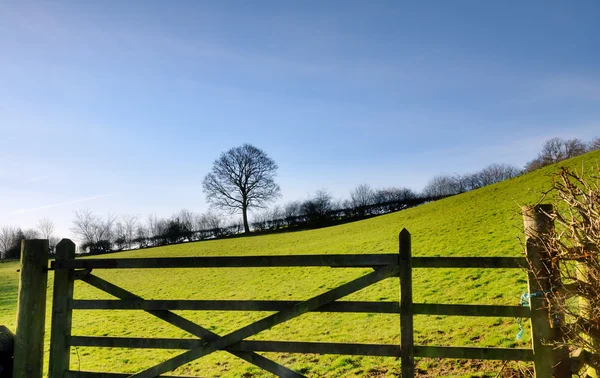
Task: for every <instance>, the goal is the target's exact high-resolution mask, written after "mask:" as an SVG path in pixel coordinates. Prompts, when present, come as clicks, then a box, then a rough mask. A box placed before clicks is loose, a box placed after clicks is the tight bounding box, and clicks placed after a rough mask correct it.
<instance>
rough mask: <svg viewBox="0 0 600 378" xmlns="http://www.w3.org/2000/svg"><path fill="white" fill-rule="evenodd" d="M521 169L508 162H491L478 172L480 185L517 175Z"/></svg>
mask: <svg viewBox="0 0 600 378" xmlns="http://www.w3.org/2000/svg"><path fill="white" fill-rule="evenodd" d="M520 173H521V171H520V170H519V168H517V167H515V166H513V165H510V164H491V165H488V166H487V167H485V168H484V169H482V170H481V171H480V172H479V177H480V182H481V186H487V185H491V184H495V183H497V182H500V181H504V180H508V179H511V178H513V177H517V176H518V175H519V174H520Z"/></svg>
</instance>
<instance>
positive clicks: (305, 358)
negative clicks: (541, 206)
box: [0, 152, 600, 377]
mask: <svg viewBox="0 0 600 378" xmlns="http://www.w3.org/2000/svg"><path fill="white" fill-rule="evenodd" d="M599 160H600V152H594V153H589V154H586V155H584V156H582V157H578V158H574V159H571V160H568V161H566V162H563V163H561V165H568V166H572V167H575V168H581V166H582V162H584V164H585V166H586V167H588V168H591V167H592V166H593V165H596V164H597V162H598V161H599ZM556 168H557V167H556V166H551V167H546V168H544V169H542V170H539V171H536V172H534V173H532V174H527V175H524V176H521V177H518V178H515V179H512V180H509V181H506V182H502V183H499V184H496V185H492V186H489V187H486V188H482V189H478V190H475V191H472V192H469V193H465V194H462V195H458V196H455V197H451V198H447V199H445V200H442V201H438V202H435V203H430V204H426V205H422V206H419V207H416V208H412V209H409V210H406V211H401V212H397V213H393V214H388V215H384V216H379V217H376V218H372V219H368V220H364V221H360V222H355V223H349V224H345V225H341V226H335V227H330V228H323V229H319V230H311V231H302V232H293V233H287V234H277V235H266V236H256V237H245V238H235V239H227V240H218V241H204V242H197V243H189V244H181V245H175V246H167V247H161V248H153V249H148V250H140V251H132V252H122V253H118V254H113V255H111V257H143V256H152V257H167V256H170V257H175V256H216V255H220V256H233V255H238V256H241V255H284V254H319V253H323V254H325V253H330V254H334V253H375V252H396V251H397V249H398V242H397V236H398V232H399V231H400V230H401V229H402V228H403V227H406V228H407V229H408V230H409V231H410V232H411V234H412V240H413V256H520V255H521V254H522V246H521V241H520V238H521V237H522V218H521V215H520V213H519V212H520V207H519V205H525V204H532V203H535V202H537V200H538V199H539V198H540V197H541V191H542V190H543V189H545V188H547V187H548V186H549V184H550V177H549V175H550V174H551V173H552V172H553V171H555V170H556ZM17 269H18V265H17V264H16V263H2V264H0V324H5V325H7V326H8V327H9V328H11V329H12V330H14V323H15V307H16V291H17V285H18V282H17V280H18V273H17V272H16V270H17ZM366 271H369V270H364V269H329V268H304V269H300V268H261V269H256V268H252V269H250V268H248V269H245V268H244V269H195V270H194V269H171V270H118V271H117V270H115V271H96V272H94V273H95V274H97V275H98V276H100V277H102V278H106V279H108V280H109V281H111V282H113V283H115V284H117V285H120V286H122V287H124V288H126V289H128V290H130V291H133V292H134V293H136V294H139V295H141V296H143V297H145V298H147V299H286V300H289V299H297V300H301V299H306V298H309V297H311V296H313V295H316V294H318V293H320V292H323V291H325V290H327V289H329V288H333V287H335V286H337V285H339V284H341V283H344V282H347V281H349V280H351V279H353V278H355V277H358V276H359V275H361V274H364V273H365V272H366ZM413 274H414V278H413V279H414V281H413V282H414V283H413V285H414V300H415V302H428V303H434V302H435V303H472V304H473V303H477V304H504V305H515V304H518V302H519V298H520V295H521V294H522V293H523V292H525V291H526V289H527V284H526V275H525V273H524V272H522V271H519V270H501V269H498V270H496V269H493V270H476V269H461V270H457V269H437V270H425V269H422V270H415V271H414V273H413ZM51 286H52V280H51V279H50V281H49V293H48V298H50V297H51V292H50V291H51ZM398 289H399V288H398V279H397V278H396V279H388V280H385V281H383V282H380V283H379V284H377V285H374V286H371V287H369V288H367V289H365V290H362V291H360V292H358V293H355V294H353V295H352V296H349V297H347V298H344V299H347V300H374V301H375V300H380V301H397V300H398V297H399V290H398ZM75 297H76V298H79V299H84V298H86V299H100V298H107V299H108V298H110V297H109V296H107V295H106V294H102V293H101V292H99V291H97V290H96V289H94V288H91V287H89V286H86V285H85V284H84V283H81V282H77V283H76V286H75ZM49 306H50V301H49V302H48V314H49V313H50V312H49ZM180 314H182V315H184V316H185V317H187V318H189V319H191V320H193V321H195V322H198V323H199V324H200V325H202V326H204V327H205V328H208V329H210V330H211V331H213V332H216V333H218V334H224V333H228V332H231V331H234V330H235V329H237V328H239V327H241V326H243V325H246V324H249V323H251V322H253V321H255V320H258V319H260V318H261V317H264V316H265V315H267V314H269V313H258V312H254V313H245V312H217V311H211V312H193V311H185V312H180ZM49 322H50V318H49V316H48V327H49ZM399 326H400V325H399V317H398V316H397V315H371V314H308V315H304V316H301V317H300V318H298V319H295V320H292V321H290V322H286V323H283V324H282V325H279V326H276V327H274V328H272V329H271V330H268V331H265V332H263V333H261V334H259V335H258V336H257V337H256V339H264V340H290V341H330V342H363V343H383V344H399ZM48 329H49V328H48ZM415 330H416V334H415V342H416V343H417V344H425V345H455V346H502V347H515V346H520V347H526V346H527V344H526V343H528V341H529V340H528V337H527V336H526V337H525V338H524V340H523V342H517V341H516V340H515V335H516V333H517V331H518V327H517V324H516V322H515V320H514V319H510V318H461V317H442V316H417V317H415ZM73 332H74V334H75V335H95V336H132V337H133V336H153V337H177V338H181V337H191V336H190V335H188V334H186V333H185V332H183V331H180V330H178V329H176V328H175V327H172V326H170V325H168V324H166V323H163V322H161V321H159V320H156V319H155V318H153V317H152V316H150V315H146V314H144V313H142V312H139V311H138V312H136V311H99V310H97V311H75V312H74V316H73ZM525 334H526V335H527V332H526V333H525ZM46 338H47V339H48V338H49V335H48V332H47V336H46ZM46 349H47V348H46ZM178 353H180V351H159V350H128V349H92V348H72V359H71V364H72V366H71V368H72V369H74V370H78V369H81V370H91V371H107V372H136V371H140V370H142V369H144V368H145V367H149V366H151V365H153V362H158V361H161V360H163V359H165V358H167V357H168V356H172V355H175V354H178ZM265 355H266V356H268V357H270V358H273V359H275V360H277V361H279V362H281V363H283V364H284V365H286V366H288V367H290V368H293V369H295V370H297V371H300V372H302V373H304V374H307V375H309V376H332V377H333V376H336V377H337V376H348V375H359V376H394V375H397V374H398V373H399V361H398V359H397V358H375V357H352V356H334V355H328V356H318V355H299V354H295V355H294V354H272V353H266V354H265ZM47 358H48V356H47V353H46V359H47ZM499 366H500V365H499V364H498V363H481V362H477V361H471V362H468V361H442V360H429V359H421V360H418V363H417V367H418V369H419V372H420V374H422V375H429V376H437V375H444V376H469V377H473V376H486V375H485V374H487V375H491V376H492V377H493V376H494V375H495V373H496V372H497V371H498V369H499ZM521 366H525V364H521ZM510 367H511V368H516V367H517V364H516V363H511V364H510ZM175 373H176V374H179V375H191V376H194V375H195V376H228V377H239V376H247V377H250V376H268V373H265V372H263V371H261V370H260V369H258V368H256V367H253V366H252V365H250V364H247V363H246V362H244V361H242V360H240V359H238V358H236V357H234V356H231V355H229V354H227V353H224V352H218V353H214V354H211V355H209V356H207V357H204V358H202V359H200V360H197V361H195V362H193V363H190V364H188V365H185V366H184V367H182V368H180V369H178V370H177V371H176V372H175Z"/></svg>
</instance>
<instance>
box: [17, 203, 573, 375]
mask: <svg viewBox="0 0 600 378" xmlns="http://www.w3.org/2000/svg"><path fill="white" fill-rule="evenodd" d="M533 217H534V218H533V220H534V221H531V219H529V218H527V217H526V219H525V225H526V228H531V229H535V228H536V227H537V226H538V225H540V224H543V222H538V221H536V219H535V217H536V215H535V214H534V215H533ZM528 219H529V220H528ZM539 231H543V230H539ZM538 252H539V251H538V249H536V248H535V246H533V245H530V243H528V245H527V254H528V259H529V260H530V261H533V262H534V263H536V264H537V263H540V262H541V257H540V256H539V255H538ZM21 263H22V269H21V284H20V288H19V308H18V314H17V318H18V322H17V324H18V325H17V332H16V342H15V343H16V345H17V348H16V351H15V375H14V377H15V378H31V377H33V378H35V377H41V375H42V361H43V358H42V352H43V329H44V327H43V322H44V319H45V315H44V311H45V309H44V308H45V295H46V294H45V293H46V279H47V270H48V269H47V264H48V243H47V241H35V240H34V241H25V242H24V243H23V248H22V256H21ZM250 267H344V268H363V269H364V268H372V269H373V271H372V272H370V273H367V274H365V275H363V276H361V277H359V278H357V279H355V280H353V281H350V282H348V283H345V284H343V285H341V286H339V287H336V288H334V289H332V290H329V291H327V292H325V293H322V294H319V295H317V296H315V297H313V298H310V299H308V300H305V301H273V300H268V301H265V300H262V301H257V300H145V299H143V298H141V297H140V296H138V295H136V294H135V293H132V292H130V291H127V290H125V289H123V288H120V287H118V286H116V285H114V284H112V283H110V282H108V281H106V280H104V279H102V278H100V277H98V276H96V275H95V274H94V271H95V270H98V269H130V268H136V269H168V268H240V269H244V268H250ZM436 268H481V269H498V268H502V269H506V268H513V269H523V270H524V269H527V270H528V271H529V276H528V278H529V293H530V294H532V293H538V292H540V290H544V287H543V286H540V282H538V281H537V280H535V279H534V276H533V275H532V273H531V272H532V270H531V269H529V266H528V263H527V259H526V258H525V257H412V255H411V237H410V233H409V232H408V231H407V230H406V229H404V230H402V232H400V235H399V253H393V254H389V253H388V254H342V255H336V254H333V255H331V254H330V255H292V256H242V257H181V258H127V259H114V258H108V259H107V258H104V259H75V245H74V244H73V242H71V241H70V240H68V239H63V240H62V241H61V242H60V243H59V244H58V246H57V255H56V260H55V261H53V262H52V264H51V267H50V270H54V294H53V295H54V297H53V310H52V325H51V341H50V366H49V377H50V378H62V377H70V378H79V377H81V378H86V377H90V378H94V377H95V378H100V377H101V378H105V377H111V378H113V377H114V378H120V377H156V376H159V375H161V374H163V373H166V372H168V371H171V370H173V369H176V368H177V367H179V366H181V365H183V364H186V363H188V362H190V361H193V360H195V359H198V358H201V357H203V356H206V355H208V354H210V353H212V352H214V351H227V352H229V353H231V354H233V355H235V356H237V357H239V358H242V359H244V360H246V361H248V362H250V363H252V364H254V365H256V366H258V367H260V368H262V369H264V370H267V371H269V372H271V373H273V374H275V375H277V376H281V377H302V376H303V375H302V374H300V373H298V372H294V371H293V370H291V369H289V368H287V367H285V366H282V365H280V364H279V363H277V362H275V361H272V360H270V359H268V358H266V357H264V356H262V355H260V354H258V353H257V352H282V353H317V354H344V355H365V356H391V357H400V362H401V371H402V376H403V377H413V376H414V358H415V357H430V358H453V359H454V358H464V359H488V360H516V361H533V362H534V367H535V375H536V377H538V378H551V377H552V376H553V375H554V376H562V375H560V374H557V372H559V369H557V366H558V365H560V364H557V363H556V362H560V361H561V357H560V356H557V355H556V354H553V351H552V348H551V346H549V345H548V344H547V343H545V341H547V340H549V339H550V337H551V335H552V329H551V324H550V322H549V317H548V315H549V309H548V308H547V307H546V306H545V305H544V300H543V298H539V297H536V296H532V299H531V301H530V304H529V306H528V307H524V306H514V305H512V306H497V305H462V304H432V303H414V302H413V300H412V269H436ZM394 277H399V291H400V295H399V301H395V302H364V301H338V299H340V298H343V297H345V296H347V295H349V294H352V293H354V292H356V291H358V290H361V289H363V288H366V287H368V286H370V285H373V284H375V283H377V282H380V281H382V280H385V279H389V278H394ZM75 280H81V281H83V282H85V283H87V284H89V285H92V286H94V287H96V288H98V289H100V290H102V291H104V292H106V293H108V294H111V295H112V296H114V297H116V298H118V300H74V299H73V288H74V282H75ZM42 305H43V306H42ZM40 308H41V311H40ZM90 309H94V310H117V309H120V310H140V311H146V312H147V313H150V314H152V315H153V316H155V317H157V318H159V319H161V320H163V321H165V322H167V323H170V324H172V325H174V326H175V327H178V328H180V329H182V330H184V331H186V332H188V333H190V334H192V335H194V336H196V337H197V338H196V339H160V338H132V337H90V336H73V335H72V334H71V319H72V312H73V310H90ZM173 310H225V311H277V312H276V313H275V314H273V315H270V316H267V317H265V318H263V319H261V320H258V321H256V322H254V323H252V324H250V325H247V326H245V327H242V328H240V329H238V330H236V331H234V332H231V333H229V334H226V335H218V334H215V333H214V332H212V331H210V330H207V329H205V328H203V327H201V326H200V325H198V324H195V323H193V322H191V321H189V320H187V319H186V318H184V317H182V316H180V315H178V314H175V313H174V312H172V311H173ZM307 312H362V313H365V312H366V313H382V314H398V315H399V317H400V325H401V327H400V329H399V333H400V345H386V344H350V343H328V342H289V341H256V340H247V338H249V337H250V336H254V335H256V334H258V333H259V332H262V331H264V330H267V329H269V328H271V327H273V326H275V325H277V324H281V323H283V322H286V321H288V320H291V319H294V318H296V317H298V316H301V315H302V314H305V313H307ZM32 314H33V315H32ZM414 315H454V316H484V317H485V316H490V317H513V318H531V323H532V324H531V328H532V345H533V348H532V349H524V348H476V347H447V346H444V347H442V346H426V345H415V344H414V339H413V331H414V330H413V316H414ZM74 346H90V347H122V348H163V349H182V350H184V352H183V353H181V354H179V355H177V356H175V357H173V358H170V359H168V360H166V361H163V362H160V363H158V364H157V365H155V366H153V367H151V368H148V369H146V370H144V371H142V372H139V373H136V374H126V373H102V372H82V371H74V370H70V348H71V347H74ZM567 359H568V356H567ZM562 361H564V360H562ZM563 367H564V365H563Z"/></svg>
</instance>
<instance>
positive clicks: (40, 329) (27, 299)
mask: <svg viewBox="0 0 600 378" xmlns="http://www.w3.org/2000/svg"><path fill="white" fill-rule="evenodd" d="M47 285H48V240H23V241H21V277H20V280H19V299H18V304H17V330H16V333H15V357H14V368H13V378H41V377H42V372H43V363H44V323H45V322H44V321H45V319H46V286H47Z"/></svg>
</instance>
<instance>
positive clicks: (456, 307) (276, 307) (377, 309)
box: [72, 299, 531, 318]
mask: <svg viewBox="0 0 600 378" xmlns="http://www.w3.org/2000/svg"><path fill="white" fill-rule="evenodd" d="M298 303H300V302H299V301H266V300H262V301H261V300H138V299H129V300H113V299H101V300H85V299H80V300H74V301H73V302H72V308H73V309H74V310H145V311H156V310H195V311H201V310H205V311H283V310H286V309H289V308H290V307H291V306H294V305H296V304H298ZM413 306H414V313H415V314H420V315H457V316H492V317H512V318H529V317H531V313H530V310H529V307H523V306H494V305H463V304H433V303H415V304H414V305H413ZM314 312H356V313H361V312H366V313H379V314H399V313H400V306H399V304H398V302H359V301H337V302H333V303H330V304H327V305H325V306H323V307H320V308H318V309H315V310H314Z"/></svg>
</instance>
